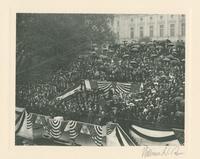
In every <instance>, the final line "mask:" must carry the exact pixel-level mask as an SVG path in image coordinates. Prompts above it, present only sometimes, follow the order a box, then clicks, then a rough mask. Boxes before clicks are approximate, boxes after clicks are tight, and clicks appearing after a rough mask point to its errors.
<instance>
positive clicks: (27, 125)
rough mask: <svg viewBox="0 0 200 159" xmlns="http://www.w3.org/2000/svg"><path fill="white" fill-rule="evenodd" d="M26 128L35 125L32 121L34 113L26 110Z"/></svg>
mask: <svg viewBox="0 0 200 159" xmlns="http://www.w3.org/2000/svg"><path fill="white" fill-rule="evenodd" d="M26 120H27V121H26V128H27V129H32V125H33V122H32V113H28V112H26Z"/></svg>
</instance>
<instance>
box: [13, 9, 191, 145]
mask: <svg viewBox="0 0 200 159" xmlns="http://www.w3.org/2000/svg"><path fill="white" fill-rule="evenodd" d="M186 20H187V19H186V15H185V14H118V13H112V14H99V13H98V14H97V13H87V14H86V13H82V14H80V13H16V48H15V50H16V52H15V57H16V60H15V74H16V77H15V145H18V146H20V145H26V146H35V145H40V146H42V145H43V146H104V147H106V146H115V147H116V146H183V145H185V138H184V136H185V133H184V132H185V116H186V113H185V55H186V49H185V48H186V44H185V42H186V40H185V36H186ZM13 125H14V123H13Z"/></svg>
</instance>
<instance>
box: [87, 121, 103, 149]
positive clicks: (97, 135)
mask: <svg viewBox="0 0 200 159" xmlns="http://www.w3.org/2000/svg"><path fill="white" fill-rule="evenodd" d="M92 127H93V128H90V129H91V130H90V131H91V137H92V139H93V141H94V143H95V144H96V145H97V146H103V144H102V139H103V130H102V127H101V126H98V125H94V126H92Z"/></svg>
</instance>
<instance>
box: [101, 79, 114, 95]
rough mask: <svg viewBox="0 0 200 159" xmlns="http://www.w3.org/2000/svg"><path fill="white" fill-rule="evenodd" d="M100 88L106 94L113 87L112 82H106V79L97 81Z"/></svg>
mask: <svg viewBox="0 0 200 159" xmlns="http://www.w3.org/2000/svg"><path fill="white" fill-rule="evenodd" d="M97 85H98V89H99V90H101V91H103V92H104V94H108V93H109V90H110V89H111V88H112V83H111V82H106V81H102V82H100V81H97Z"/></svg>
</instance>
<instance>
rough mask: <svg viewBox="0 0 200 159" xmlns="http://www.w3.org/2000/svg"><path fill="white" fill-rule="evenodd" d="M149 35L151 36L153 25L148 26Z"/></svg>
mask: <svg viewBox="0 0 200 159" xmlns="http://www.w3.org/2000/svg"><path fill="white" fill-rule="evenodd" d="M149 36H150V37H153V25H151V26H150V27H149Z"/></svg>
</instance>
